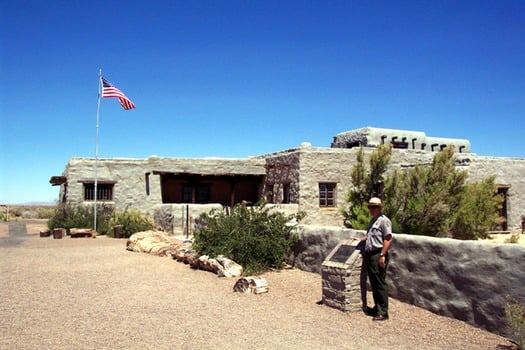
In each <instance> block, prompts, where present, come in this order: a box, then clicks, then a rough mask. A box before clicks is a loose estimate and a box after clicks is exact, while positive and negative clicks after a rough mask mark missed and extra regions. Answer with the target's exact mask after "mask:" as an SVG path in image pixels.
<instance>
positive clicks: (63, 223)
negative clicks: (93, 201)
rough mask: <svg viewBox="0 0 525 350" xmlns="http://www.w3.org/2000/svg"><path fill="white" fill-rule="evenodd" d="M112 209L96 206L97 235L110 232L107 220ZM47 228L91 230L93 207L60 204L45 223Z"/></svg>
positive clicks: (111, 213)
mask: <svg viewBox="0 0 525 350" xmlns="http://www.w3.org/2000/svg"><path fill="white" fill-rule="evenodd" d="M113 212H114V209H113V207H112V206H109V205H105V204H101V205H98V206H97V233H99V234H107V233H108V232H110V226H109V220H110V218H111V217H112V215H113ZM47 227H48V228H49V229H50V230H53V229H55V228H57V227H61V228H65V229H70V228H93V206H91V205H90V206H87V205H81V204H79V205H69V204H60V205H58V206H57V207H56V209H55V211H54V214H53V216H52V217H51V218H50V219H49V220H48V221H47Z"/></svg>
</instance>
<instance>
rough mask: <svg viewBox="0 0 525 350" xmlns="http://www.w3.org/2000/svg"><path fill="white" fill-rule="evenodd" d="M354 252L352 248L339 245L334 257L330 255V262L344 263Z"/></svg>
mask: <svg viewBox="0 0 525 350" xmlns="http://www.w3.org/2000/svg"><path fill="white" fill-rule="evenodd" d="M354 251H355V247H354V246H351V245H346V244H341V245H340V246H339V248H337V251H336V252H335V253H334V255H332V258H330V261H333V262H338V263H344V262H345V261H346V260H348V258H349V257H350V255H352V253H353V252H354Z"/></svg>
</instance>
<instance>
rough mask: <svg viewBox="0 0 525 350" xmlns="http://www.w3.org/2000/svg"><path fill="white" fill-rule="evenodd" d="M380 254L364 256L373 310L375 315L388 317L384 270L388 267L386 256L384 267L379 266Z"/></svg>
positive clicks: (386, 285)
mask: <svg viewBox="0 0 525 350" xmlns="http://www.w3.org/2000/svg"><path fill="white" fill-rule="evenodd" d="M379 257H380V254H379V253H376V254H372V255H367V254H365V259H366V262H365V263H366V268H367V272H368V279H369V280H370V286H371V287H372V296H373V297H374V303H375V309H376V310H377V315H385V316H388V284H387V283H386V269H387V267H388V260H389V259H388V254H387V255H386V258H385V267H384V268H382V267H381V266H379Z"/></svg>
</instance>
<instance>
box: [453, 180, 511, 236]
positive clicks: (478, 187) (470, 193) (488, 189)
mask: <svg viewBox="0 0 525 350" xmlns="http://www.w3.org/2000/svg"><path fill="white" fill-rule="evenodd" d="M494 179H495V177H494V176H491V177H489V178H486V179H484V180H482V181H480V182H478V183H471V184H467V185H466V186H465V189H464V193H463V195H462V196H461V200H460V203H459V207H458V209H457V211H455V212H454V215H453V218H452V221H453V222H452V227H451V231H452V233H453V236H454V237H455V238H459V239H478V238H482V239H484V238H488V231H489V230H490V229H491V227H493V226H494V225H495V224H496V223H497V222H498V219H499V215H498V212H497V210H498V209H499V208H500V207H501V203H502V201H503V197H502V196H501V195H495V193H497V187H496V185H495V183H494Z"/></svg>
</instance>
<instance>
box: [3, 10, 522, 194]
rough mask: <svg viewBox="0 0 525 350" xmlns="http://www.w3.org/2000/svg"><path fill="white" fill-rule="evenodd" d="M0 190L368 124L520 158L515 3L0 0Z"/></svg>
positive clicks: (236, 151) (41, 189) (322, 139)
mask: <svg viewBox="0 0 525 350" xmlns="http://www.w3.org/2000/svg"><path fill="white" fill-rule="evenodd" d="M0 4H1V5H0V6H1V7H0V8H1V18H0V30H1V37H0V38H1V41H0V45H1V56H0V59H1V60H0V118H1V129H0V130H1V131H0V154H1V158H0V167H1V168H0V170H1V173H0V186H1V188H0V203H3V204H5V203H10V204H13V203H25V202H33V201H47V202H48V201H55V200H56V199H57V198H58V187H53V186H51V185H50V184H49V179H50V177H51V176H53V175H61V173H62V171H63V170H64V167H65V165H66V164H67V162H68V160H69V159H70V158H72V157H94V155H95V144H96V112H97V98H98V97H97V93H98V75H99V69H102V75H103V76H104V77H105V78H106V79H108V80H109V81H110V82H112V83H113V84H114V85H115V86H117V87H118V88H119V89H121V90H122V91H123V92H124V93H125V94H126V95H127V96H128V97H129V98H130V99H131V100H132V101H133V102H134V103H135V104H136V105H137V108H136V109H134V110H131V111H125V110H123V109H122V108H121V107H120V105H119V103H118V101H117V100H116V99H103V100H102V101H101V107H100V125H99V152H98V156H99V157H100V158H105V157H131V158H144V157H148V156H150V155H158V156H166V157H232V158H236V157H247V156H251V155H261V154H266V153H271V152H276V151H280V150H284V149H288V148H293V147H297V146H299V145H300V143H301V142H310V143H312V145H313V146H318V147H329V146H330V142H331V141H332V138H333V136H335V135H336V134H337V133H339V132H343V131H347V130H352V129H357V128H361V127H365V126H374V127H381V128H394V129H408V130H417V131H423V132H425V133H426V134H427V136H435V137H452V138H463V139H469V140H470V142H471V146H472V151H473V152H474V153H477V154H479V155H487V156H500V157H520V158H524V157H525V144H524V141H523V140H524V134H525V128H524V123H523V122H524V120H525V64H524V62H525V40H524V38H525V2H524V1H521V0H519V1H511V0H502V1H482V0H480V1H462V0H458V1H439V0H435V1H350V0H346V1H337V0H336V1H308V0H304V1H287V0H280V1H273V0H265V1H254V0H243V1H240V0H235V1H233V0H232V1H218V0H196V1H189V0H188V1H177V0H173V1H156V0H152V1H132V0H129V1H111V0H105V1H100V0H89V1H87V0H86V1H80V0H78V1H71V0H64V1H59V0H53V1H24V0H19V1H7V0H0Z"/></svg>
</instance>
